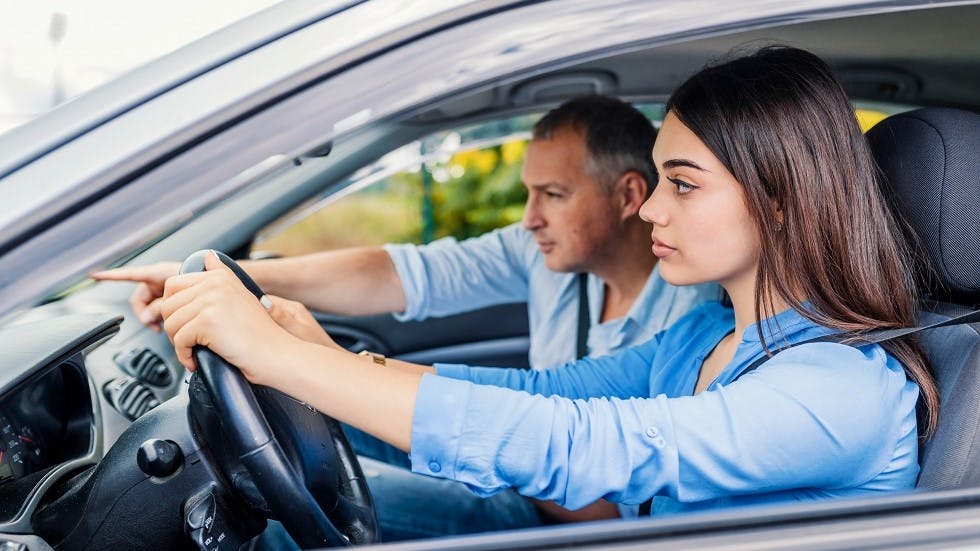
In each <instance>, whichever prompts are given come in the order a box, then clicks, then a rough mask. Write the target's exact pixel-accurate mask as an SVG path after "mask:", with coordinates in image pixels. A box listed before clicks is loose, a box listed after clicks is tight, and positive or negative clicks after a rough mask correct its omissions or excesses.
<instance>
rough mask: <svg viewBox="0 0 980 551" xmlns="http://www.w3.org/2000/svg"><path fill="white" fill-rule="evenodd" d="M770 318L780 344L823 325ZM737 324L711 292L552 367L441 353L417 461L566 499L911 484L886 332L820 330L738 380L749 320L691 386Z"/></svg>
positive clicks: (910, 399) (909, 441)
mask: <svg viewBox="0 0 980 551" xmlns="http://www.w3.org/2000/svg"><path fill="white" fill-rule="evenodd" d="M770 321H775V322H776V324H778V327H779V328H781V330H782V334H783V337H784V339H785V340H780V339H773V338H772V334H771V332H770V331H769V329H770V325H769V324H768V323H763V324H762V325H763V328H764V330H765V331H766V332H767V335H768V337H767V340H769V342H770V343H772V342H775V343H776V346H779V345H780V344H781V343H785V342H790V343H793V342H801V341H803V340H806V339H809V338H812V337H815V336H819V335H823V334H826V333H828V332H829V331H828V329H826V328H823V327H820V326H818V325H815V324H814V323H812V322H810V321H809V320H807V319H805V318H803V317H802V316H800V315H799V314H798V313H796V312H794V311H792V310H789V311H786V312H783V313H781V314H779V315H778V316H776V317H775V318H771V319H770ZM776 324H774V325H773V327H774V326H775V325H776ZM734 326H735V322H734V316H733V313H732V311H731V309H729V308H726V307H724V306H722V305H721V304H719V303H708V304H705V305H703V306H701V307H698V308H696V309H695V310H694V311H692V312H691V313H690V314H689V315H687V316H685V317H684V318H683V319H681V320H680V321H679V322H678V323H676V324H675V325H673V326H672V327H671V328H669V329H668V330H666V331H665V332H662V333H659V334H658V335H656V336H655V337H654V338H653V339H652V340H650V341H649V342H647V343H645V344H642V345H640V346H637V347H634V348H630V349H628V350H624V351H622V352H620V353H618V354H616V355H614V356H608V357H603V358H597V359H590V358H587V359H584V360H581V361H579V362H576V363H570V364H567V365H565V366H562V367H561V368H558V369H552V370H545V371H527V370H513V369H494V368H475V367H473V368H471V367H466V366H456V365H440V366H437V373H438V374H439V375H440V376H434V375H425V376H423V378H422V382H421V384H420V386H419V390H418V398H417V402H416V407H415V412H414V417H413V421H412V450H411V460H412V469H413V470H414V471H416V472H421V473H424V474H428V475H431V476H438V477H442V478H450V479H455V480H458V481H461V482H463V483H465V484H466V485H468V486H469V487H470V488H471V489H472V490H473V491H474V492H476V493H478V494H481V495H488V494H492V493H494V492H495V491H498V490H500V489H502V488H505V487H515V488H516V489H517V490H518V491H519V492H520V493H522V494H524V495H527V496H531V497H536V498H539V499H545V500H555V501H557V502H558V503H561V504H564V505H565V506H566V507H569V508H572V509H576V508H579V507H583V506H585V505H587V504H589V503H592V502H593V501H595V500H596V499H599V498H605V499H608V500H610V501H613V502H620V503H628V504H637V503H642V502H643V501H645V500H647V499H649V498H651V497H654V496H656V497H655V498H654V503H653V512H654V514H657V513H668V512H672V511H680V510H692V509H706V508H717V507H723V506H734V505H745V504H753V503H774V502H781V501H794V500H798V501H805V500H815V499H821V498H828V497H847V496H859V495H867V494H873V493H878V492H884V491H892V490H902V489H910V488H912V487H913V486H914V484H915V480H916V477H917V476H918V471H919V467H918V463H917V453H918V445H917V428H916V415H915V404H916V400H917V399H918V387H917V386H916V385H915V384H913V383H912V382H910V381H908V380H907V379H906V376H905V373H904V370H903V369H902V366H901V364H899V363H898V362H897V361H896V360H895V359H894V358H892V357H891V356H888V355H887V354H885V352H884V350H883V349H882V348H881V347H880V346H878V345H869V346H865V347H862V348H853V347H850V346H846V345H842V344H836V343H811V344H806V345H801V346H797V347H794V348H790V349H788V350H786V351H783V352H781V353H779V354H777V355H776V356H774V357H773V358H772V359H771V360H769V361H768V362H766V363H765V364H763V365H762V366H760V367H759V368H758V369H756V370H755V371H753V372H750V373H748V374H746V375H745V376H744V377H742V378H740V379H738V380H737V381H734V382H732V381H733V379H734V378H735V377H736V376H737V375H738V374H739V373H740V372H741V371H742V370H743V369H745V368H746V367H747V366H748V365H750V364H751V363H752V362H753V361H754V360H755V359H756V358H758V357H760V356H761V355H762V354H763V350H762V346H761V344H760V342H759V339H758V336H757V332H756V331H757V329H756V326H750V327H749V328H747V329H746V331H745V333H744V334H743V335H742V340H741V342H740V343H739V345H738V348H737V351H736V353H735V357H734V358H733V360H732V361H731V363H729V365H728V366H726V367H725V369H724V370H723V371H722V372H721V374H720V375H719V376H718V378H717V379H716V380H715V381H714V382H712V383H711V384H710V385H709V386H708V388H707V390H705V391H704V392H701V393H699V394H698V395H696V396H694V395H692V394H693V392H694V386H695V384H696V382H697V378H698V372H699V370H700V367H701V363H702V362H703V360H704V358H705V357H706V356H707V355H708V354H709V353H710V352H711V350H712V349H713V348H714V346H715V345H716V344H717V343H718V342H719V341H720V340H721V338H722V337H724V336H725V335H726V334H728V333H730V332H731V331H732V330H733V328H734Z"/></svg>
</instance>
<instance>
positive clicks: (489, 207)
mask: <svg viewBox="0 0 980 551" xmlns="http://www.w3.org/2000/svg"><path fill="white" fill-rule="evenodd" d="M663 107H664V106H663V104H659V103H652V104H642V105H638V106H637V108H638V109H639V110H640V111H641V112H643V113H644V114H645V115H646V116H647V117H649V118H650V120H652V121H654V124H655V125H657V126H659V123H660V121H662V120H663V117H664V110H663ZM855 107H856V109H855V116H856V117H857V119H858V122H859V124H860V126H861V129H862V130H864V131H867V130H868V129H869V128H871V127H872V126H874V125H875V124H877V123H878V122H879V121H880V120H882V119H884V118H885V117H886V116H888V115H889V114H892V113H895V112H900V111H903V110H905V109H906V108H905V107H904V106H890V105H880V104H873V105H872V104H869V105H857V106H855ZM537 118H538V115H522V116H518V117H513V118H510V119H503V120H496V121H490V122H486V123H481V124H478V125H472V126H469V127H465V128H461V129H458V130H453V131H450V132H444V133H439V134H437V135H435V136H431V137H429V138H427V139H424V140H422V141H419V142H414V143H412V144H409V145H407V146H404V147H402V148H400V149H398V150H396V151H394V152H392V154H389V155H388V156H386V158H385V159H382V160H380V161H379V162H378V163H377V165H376V166H374V167H367V168H365V170H363V171H359V173H358V174H355V175H354V176H352V177H351V178H350V182H351V184H350V185H351V189H356V191H354V192H352V193H348V194H346V195H344V196H343V197H341V198H340V199H336V198H335V197H329V196H328V197H326V198H325V200H324V201H322V202H319V203H316V202H315V203H314V204H313V205H310V206H307V207H306V208H305V209H301V210H300V212H299V213H294V214H293V215H292V216H291V217H289V218H288V219H286V220H283V221H280V222H278V223H276V224H274V225H273V226H272V227H270V228H268V229H267V231H263V232H260V234H259V235H260V237H259V238H258V239H257V240H256V243H255V245H254V246H253V250H255V251H259V250H261V251H263V252H272V253H274V254H278V255H282V256H294V255H299V254H305V253H310V252H315V251H322V250H330V249H337V248H343V247H352V246H360V245H382V244H384V243H427V242H430V241H432V240H435V239H439V238H442V237H450V236H451V237H454V238H456V239H466V238H468V237H475V236H478V235H481V234H483V233H486V232H488V231H490V230H493V229H494V228H499V227H503V226H506V225H509V224H513V223H515V222H519V221H520V219H521V217H522V216H523V214H524V201H525V199H526V197H527V192H526V190H525V189H524V186H523V185H522V184H521V178H520V175H521V165H522V163H523V161H524V154H525V151H526V150H527V143H528V142H527V140H528V138H529V136H530V129H531V127H532V125H533V124H534V121H536V120H537ZM379 173H382V174H385V175H384V176H383V177H377V174H379Z"/></svg>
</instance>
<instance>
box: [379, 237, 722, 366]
mask: <svg viewBox="0 0 980 551" xmlns="http://www.w3.org/2000/svg"><path fill="white" fill-rule="evenodd" d="M385 250H386V251H387V252H388V254H389V255H390V256H391V259H392V261H393V262H394V264H395V270H396V271H397V273H398V277H399V278H400V279H401V282H402V287H403V289H404V290H405V299H406V307H405V311H404V312H402V313H401V314H398V315H397V316H396V317H397V318H398V319H401V320H420V319H425V318H428V317H432V316H448V315H451V314H458V313H460V312H466V311H469V310H474V309H477V308H483V307H487V306H491V305H495V304H505V303H509V302H527V303H528V322H529V329H530V339H531V346H530V352H529V356H530V357H529V362H530V365H531V367H533V368H535V369H546V368H549V367H555V366H559V365H562V364H564V363H566V362H570V361H572V360H574V359H575V342H576V336H577V331H578V281H577V275H576V274H569V273H558V272H553V271H551V270H549V269H548V268H547V267H546V266H545V264H544V256H543V255H542V254H541V251H540V249H538V246H537V244H536V243H535V242H534V238H533V236H532V235H531V233H530V232H529V231H527V230H525V229H523V228H521V227H520V226H518V225H516V224H515V225H511V226H508V227H506V228H503V229H500V230H495V231H492V232H490V233H487V234H485V235H482V236H480V237H477V238H473V239H467V240H465V241H461V242H458V241H456V240H454V239H452V238H446V239H440V240H438V241H435V242H433V243H430V244H428V245H424V246H421V247H419V246H414V245H387V246H386V247H385ZM588 292H589V310H590V313H591V324H590V328H589V337H588V341H587V344H588V349H589V354H588V355H589V356H590V357H600V356H605V355H608V354H611V353H613V352H615V351H617V350H619V349H621V348H624V347H627V346H633V345H636V344H640V343H642V342H645V341H648V340H650V339H651V338H652V337H653V335H654V334H656V333H657V332H658V331H660V330H662V329H664V328H666V327H667V326H668V325H670V324H671V323H673V322H674V321H676V320H677V319H678V318H680V317H681V316H683V315H684V314H685V313H687V312H688V311H689V310H690V309H691V308H692V307H694V306H696V305H697V304H700V303H702V302H705V301H708V300H717V299H718V298H719V297H720V290H719V288H718V287H717V286H716V285H697V286H691V287H675V286H673V285H670V284H669V283H667V282H666V281H664V280H663V278H662V277H661V276H660V271H659V270H657V269H654V270H653V272H652V273H651V274H650V277H649V278H648V279H647V282H646V285H644V287H643V290H642V291H641V292H640V294H639V296H638V297H637V298H636V300H635V301H634V302H633V305H632V306H631V307H630V309H629V311H628V312H627V314H626V316H624V317H622V318H618V319H614V320H609V321H606V322H603V323H599V315H600V313H601V312H602V303H603V300H604V293H605V284H604V283H603V281H602V280H601V279H599V278H598V277H596V276H595V275H592V274H590V275H589V278H588Z"/></svg>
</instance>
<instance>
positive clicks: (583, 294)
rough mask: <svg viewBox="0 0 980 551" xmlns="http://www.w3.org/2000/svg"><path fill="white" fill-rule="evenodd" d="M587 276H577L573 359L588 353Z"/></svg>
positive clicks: (589, 320)
mask: <svg viewBox="0 0 980 551" xmlns="http://www.w3.org/2000/svg"><path fill="white" fill-rule="evenodd" d="M591 321H592V320H591V319H589V274H586V273H582V274H579V275H578V331H577V333H576V335H575V358H576V359H579V358H584V357H585V356H586V355H588V353H589V346H588V343H589V323H590V322H591Z"/></svg>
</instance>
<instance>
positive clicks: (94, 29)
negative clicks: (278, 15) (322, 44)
mask: <svg viewBox="0 0 980 551" xmlns="http://www.w3.org/2000/svg"><path fill="white" fill-rule="evenodd" d="M274 3H276V0H167V1H165V2H164V1H155V2H154V1H150V0H84V1H79V0H0V132H3V131H5V130H7V129H9V128H12V127H13V126H16V125H17V124H21V123H23V122H25V121H26V120H29V119H30V118H32V117H34V116H37V115H39V114H41V113H43V112H45V111H47V110H49V109H51V108H52V107H54V106H55V105H57V104H58V103H60V102H62V101H65V100H67V99H70V98H71V97H72V96H75V95H77V94H79V93H81V92H84V91H86V90H89V89H91V88H94V87H96V86H98V85H100V84H102V83H104V82H106V81H108V80H110V79H112V78H114V77H116V76H118V75H119V74H121V73H123V72H125V71H126V70H128V69H131V68H133V67H135V66H138V65H141V64H143V63H145V62H147V61H149V60H151V59H154V58H157V57H159V56H161V55H163V54H166V53H168V52H171V51H173V50H175V49H177V48H179V47H180V46H182V45H184V44H187V43H188V42H191V41H193V40H195V39H197V38H200V37H202V36H204V35H206V34H208V33H210V32H212V31H214V30H216V29H219V28H221V27H224V26H226V25H228V24H230V23H232V22H234V21H236V20H238V19H241V18H243V17H245V16H247V15H250V14H252V13H254V12H257V11H259V10H261V9H263V8H266V7H268V6H270V5H272V4H274Z"/></svg>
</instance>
